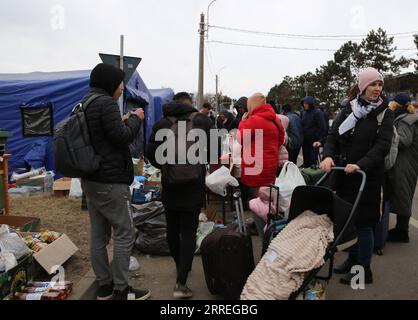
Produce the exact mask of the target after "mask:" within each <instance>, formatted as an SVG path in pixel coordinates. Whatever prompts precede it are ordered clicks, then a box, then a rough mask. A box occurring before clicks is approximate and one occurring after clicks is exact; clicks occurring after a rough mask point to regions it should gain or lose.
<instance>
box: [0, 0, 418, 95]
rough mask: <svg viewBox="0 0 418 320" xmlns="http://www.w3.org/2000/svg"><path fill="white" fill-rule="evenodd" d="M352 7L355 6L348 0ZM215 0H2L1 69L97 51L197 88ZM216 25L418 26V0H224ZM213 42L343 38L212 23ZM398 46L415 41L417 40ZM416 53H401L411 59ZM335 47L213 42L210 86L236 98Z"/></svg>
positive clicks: (335, 29) (78, 64) (72, 65)
mask: <svg viewBox="0 0 418 320" xmlns="http://www.w3.org/2000/svg"><path fill="white" fill-rule="evenodd" d="M348 2H349V3H350V4H347V3H348ZM209 3H210V0H176V1H174V0H153V1H151V0H147V1H145V0H119V1H115V0H100V1H99V0H83V1H81V0H71V1H70V0H42V1H35V0H13V1H1V2H0V39H1V50H0V72H1V73H15V72H33V71H62V70H81V69H91V68H92V67H94V66H95V65H96V64H97V63H99V62H100V61H99V56H98V53H99V52H104V53H112V54H117V53H118V52H119V37H120V35H121V34H123V35H125V37H126V38H125V54H126V55H129V56H139V57H142V59H143V60H142V63H141V64H140V66H139V68H138V71H139V72H140V74H141V76H142V78H143V79H144V81H145V83H146V84H147V86H148V87H149V88H153V89H154V88H161V87H171V88H173V89H174V90H175V91H189V92H194V91H196V90H197V83H198V52H199V35H198V24H199V19H200V13H201V12H204V13H206V11H207V6H208V4H209ZM210 24H211V25H218V26H227V27H233V28H240V29H249V30H259V31H267V32H272V33H291V34H308V35H358V34H360V35H362V34H367V33H368V32H369V31H370V30H371V29H377V28H379V27H382V28H384V29H385V30H386V31H387V32H388V33H399V32H409V31H418V1H416V0H398V1H396V2H394V1H384V0H380V1H375V0H368V1H360V0H356V1H335V0H316V1H308V0H303V1H298V0H284V1H282V0H280V1H279V0H217V1H216V2H215V3H213V4H212V6H211V9H210ZM209 40H218V41H225V42H237V43H248V44H258V45H269V46H286V47H299V48H327V49H338V48H339V47H340V45H341V44H342V43H344V42H345V41H335V40H332V41H318V40H315V41H312V40H308V41H307V40H294V39H283V38H277V37H267V36H255V35H251V34H245V33H235V32H231V31H226V30H219V29H210V32H209ZM395 44H396V45H397V46H398V48H404V49H406V48H414V44H413V40H412V37H408V38H397V39H395ZM413 53H414V51H404V52H401V51H398V52H397V55H401V54H403V55H405V56H411V55H412V54H413ZM332 57H333V53H332V52H313V51H294V50H276V49H264V48H246V47H237V46H226V45H221V44H216V43H209V44H207V46H206V54H205V59H206V61H205V71H206V74H205V92H214V91H215V74H216V73H220V79H221V89H222V91H223V92H224V93H225V94H227V95H230V96H232V97H234V98H238V97H240V96H242V95H249V94H251V93H253V92H256V91H261V92H264V93H267V92H268V90H269V89H270V88H271V87H272V86H273V85H274V84H276V83H280V82H281V81H282V79H283V77H284V76H286V75H290V76H296V75H298V74H301V73H304V72H307V71H314V70H315V68H317V67H319V66H320V65H321V64H324V63H326V61H327V60H330V59H332Z"/></svg>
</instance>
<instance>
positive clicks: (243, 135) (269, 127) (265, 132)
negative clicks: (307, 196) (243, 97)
mask: <svg viewBox="0 0 418 320" xmlns="http://www.w3.org/2000/svg"><path fill="white" fill-rule="evenodd" d="M273 122H275V123H276V124H274V123H273ZM257 129H262V131H261V134H259V135H256V130H257ZM250 137H251V139H250ZM238 141H239V142H240V143H241V145H242V151H241V159H242V163H241V168H242V172H241V181H242V183H243V184H245V185H246V186H249V187H260V186H268V185H270V184H273V183H274V182H275V180H276V172H277V163H278V158H279V146H281V145H282V144H283V143H284V129H283V126H282V124H281V122H280V120H279V119H278V118H277V116H276V113H275V112H274V111H273V108H272V107H271V106H270V105H269V104H266V105H260V106H258V107H256V108H255V109H254V111H253V113H252V114H251V116H250V117H249V118H248V119H247V120H244V121H241V123H240V125H239V132H238ZM256 151H257V152H256Z"/></svg>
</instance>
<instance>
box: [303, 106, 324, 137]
mask: <svg viewBox="0 0 418 320" xmlns="http://www.w3.org/2000/svg"><path fill="white" fill-rule="evenodd" d="M302 131H303V140H304V141H309V142H312V143H313V142H316V141H320V140H321V138H322V137H323V136H324V135H325V132H326V125H325V119H324V115H323V113H322V111H321V110H318V109H315V106H310V107H309V109H308V110H306V111H304V112H303V114H302Z"/></svg>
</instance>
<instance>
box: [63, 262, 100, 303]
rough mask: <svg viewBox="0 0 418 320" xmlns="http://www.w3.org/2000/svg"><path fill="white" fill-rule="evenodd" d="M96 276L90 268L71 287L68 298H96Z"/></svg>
mask: <svg viewBox="0 0 418 320" xmlns="http://www.w3.org/2000/svg"><path fill="white" fill-rule="evenodd" d="M96 290H97V284H96V276H95V274H94V272H93V269H90V270H89V271H88V272H87V273H86V274H85V275H84V277H83V278H82V279H81V280H80V281H79V282H78V283H77V285H76V286H75V287H74V288H73V292H72V293H71V295H70V296H69V297H68V300H96Z"/></svg>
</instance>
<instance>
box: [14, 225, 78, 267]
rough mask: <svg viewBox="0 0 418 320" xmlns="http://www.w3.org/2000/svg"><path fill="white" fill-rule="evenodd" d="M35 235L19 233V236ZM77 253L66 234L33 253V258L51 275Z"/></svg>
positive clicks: (75, 247)
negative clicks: (57, 267)
mask: <svg viewBox="0 0 418 320" xmlns="http://www.w3.org/2000/svg"><path fill="white" fill-rule="evenodd" d="M35 234H36V233H21V236H22V237H26V236H27V235H32V236H33V235H35ZM77 251H78V248H77V246H76V245H75V244H74V243H73V242H72V241H71V240H70V238H69V237H68V236H67V235H66V234H63V235H62V236H61V237H59V238H58V239H57V240H55V241H54V242H52V243H50V244H49V245H48V246H47V247H45V248H43V249H42V250H41V251H39V252H35V253H34V254H33V258H34V259H35V261H36V262H37V263H38V264H39V265H40V266H41V267H42V268H43V269H44V270H45V271H46V272H47V273H48V274H52V273H54V272H55V271H56V270H55V269H56V266H62V265H63V264H64V263H65V262H66V261H67V260H68V259H69V258H71V257H72V256H73V255H74V254H75V253H76V252H77Z"/></svg>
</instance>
